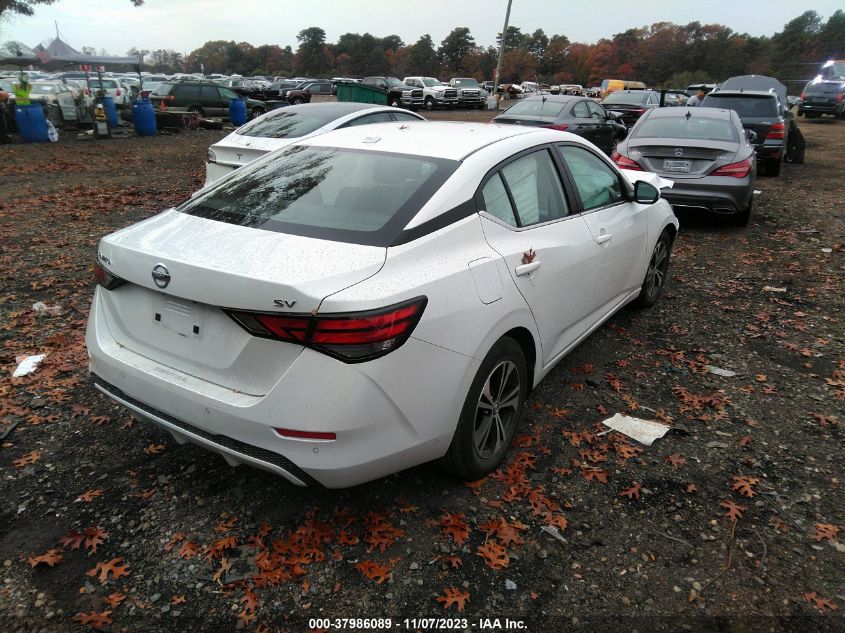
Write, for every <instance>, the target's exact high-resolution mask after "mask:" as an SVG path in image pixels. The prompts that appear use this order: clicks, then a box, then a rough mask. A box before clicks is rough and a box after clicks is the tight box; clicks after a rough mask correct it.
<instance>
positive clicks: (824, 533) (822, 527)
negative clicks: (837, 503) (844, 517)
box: [813, 523, 839, 543]
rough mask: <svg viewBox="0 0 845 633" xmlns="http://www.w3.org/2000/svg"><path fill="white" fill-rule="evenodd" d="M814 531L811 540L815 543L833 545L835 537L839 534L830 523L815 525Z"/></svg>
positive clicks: (837, 529)
mask: <svg viewBox="0 0 845 633" xmlns="http://www.w3.org/2000/svg"><path fill="white" fill-rule="evenodd" d="M814 527H815V529H816V531H815V532H814V533H813V538H814V539H815V540H816V541H829V542H830V543H833V542H834V541H835V540H836V535H837V534H839V528H838V527H836V526H835V525H831V524H830V523H816V524H815V526H814Z"/></svg>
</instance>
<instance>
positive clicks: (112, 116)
mask: <svg viewBox="0 0 845 633" xmlns="http://www.w3.org/2000/svg"><path fill="white" fill-rule="evenodd" d="M103 109H104V110H105V111H106V121H108V122H109V127H112V128H114V127H117V108H116V107H114V99H112V98H111V97H103Z"/></svg>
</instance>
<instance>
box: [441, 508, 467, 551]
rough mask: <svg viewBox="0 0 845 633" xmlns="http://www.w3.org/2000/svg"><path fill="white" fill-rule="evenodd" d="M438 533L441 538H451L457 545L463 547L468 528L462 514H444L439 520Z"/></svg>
mask: <svg viewBox="0 0 845 633" xmlns="http://www.w3.org/2000/svg"><path fill="white" fill-rule="evenodd" d="M440 531H441V532H442V533H443V536H451V537H452V539H453V540H454V541H455V543H456V544H457V545H463V544H464V542H465V541H466V540H467V538H469V526H468V525H467V523H466V521H465V520H464V515H463V514H450V513H448V512H444V513H443V517H441V519H440Z"/></svg>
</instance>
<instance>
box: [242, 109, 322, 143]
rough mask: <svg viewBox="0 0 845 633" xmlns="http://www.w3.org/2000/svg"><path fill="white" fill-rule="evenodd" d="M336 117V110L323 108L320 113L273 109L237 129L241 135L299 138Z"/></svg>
mask: <svg viewBox="0 0 845 633" xmlns="http://www.w3.org/2000/svg"><path fill="white" fill-rule="evenodd" d="M337 117H338V113H337V112H332V111H328V110H325V111H323V112H322V113H321V112H319V111H317V112H314V110H311V109H307V110H306V109H303V110H299V111H296V112H291V111H289V110H287V109H280V110H275V111H273V112H271V113H270V114H268V115H267V116H265V117H261V118H260V119H256V120H255V121H250V122H249V123H247V124H246V125H244V126H243V127H241V128H239V129H238V134H240V135H241V136H261V137H263V138H299V137H300V136H305V135H306V134H311V132H313V131H314V130H316V129H319V128H321V127H323V126H324V125H325V124H326V123H328V122H329V121H333V120H335V119H336V118H337Z"/></svg>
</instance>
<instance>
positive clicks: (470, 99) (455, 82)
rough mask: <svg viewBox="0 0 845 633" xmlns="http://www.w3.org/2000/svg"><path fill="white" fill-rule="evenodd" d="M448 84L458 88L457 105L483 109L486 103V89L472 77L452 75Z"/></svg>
mask: <svg viewBox="0 0 845 633" xmlns="http://www.w3.org/2000/svg"><path fill="white" fill-rule="evenodd" d="M449 85H450V86H451V87H452V88H457V90H458V105H460V106H461V107H464V108H478V109H479V110H483V109H484V106H485V104H486V103H487V96H488V95H487V91H486V90H485V89H484V88H482V87H481V86H480V85H478V82H477V81H476V80H475V79H473V78H472V77H452V79H450V80H449Z"/></svg>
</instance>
